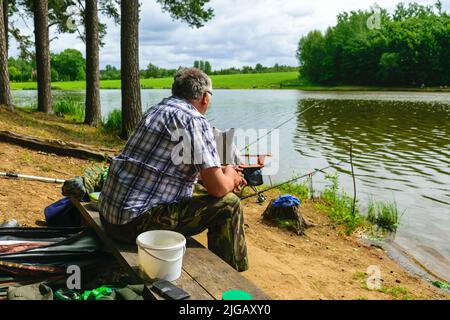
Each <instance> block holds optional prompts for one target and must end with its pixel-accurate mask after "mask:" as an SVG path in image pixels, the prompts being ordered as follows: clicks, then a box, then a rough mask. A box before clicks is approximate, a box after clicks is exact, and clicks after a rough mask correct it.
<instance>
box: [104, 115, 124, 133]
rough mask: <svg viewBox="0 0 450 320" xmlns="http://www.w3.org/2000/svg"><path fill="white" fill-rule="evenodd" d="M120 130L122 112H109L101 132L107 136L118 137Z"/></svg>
mask: <svg viewBox="0 0 450 320" xmlns="http://www.w3.org/2000/svg"><path fill="white" fill-rule="evenodd" d="M121 130H122V111H120V110H117V109H116V110H113V111H111V112H110V113H109V114H108V116H107V117H106V120H105V121H104V122H103V126H102V131H103V132H105V133H108V134H114V135H117V136H118V135H120V132H121Z"/></svg>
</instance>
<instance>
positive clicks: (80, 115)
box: [53, 97, 85, 122]
mask: <svg viewBox="0 0 450 320" xmlns="http://www.w3.org/2000/svg"><path fill="white" fill-rule="evenodd" d="M53 111H54V112H55V113H56V114H58V113H59V114H62V115H64V116H66V117H67V118H70V119H72V120H73V121H75V122H83V121H84V115H85V105H84V103H83V102H81V101H79V100H76V99H75V98H73V97H63V98H61V99H59V100H58V101H56V102H55V103H54V104H53Z"/></svg>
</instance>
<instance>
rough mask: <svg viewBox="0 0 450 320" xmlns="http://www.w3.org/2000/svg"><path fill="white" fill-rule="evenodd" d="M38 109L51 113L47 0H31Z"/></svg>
mask: <svg viewBox="0 0 450 320" xmlns="http://www.w3.org/2000/svg"><path fill="white" fill-rule="evenodd" d="M33 11H34V35H35V46H36V67H37V84H38V111H41V112H45V113H47V114H49V113H52V112H53V111H52V92H51V69H50V41H49V30H48V0H33Z"/></svg>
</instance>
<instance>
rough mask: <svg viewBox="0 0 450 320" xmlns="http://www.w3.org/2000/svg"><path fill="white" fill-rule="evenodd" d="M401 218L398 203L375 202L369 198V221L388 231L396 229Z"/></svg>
mask: <svg viewBox="0 0 450 320" xmlns="http://www.w3.org/2000/svg"><path fill="white" fill-rule="evenodd" d="M399 220H400V216H399V212H398V207H397V203H396V202H395V201H394V202H391V203H387V202H375V201H374V200H373V198H370V199H369V204H368V209H367V221H369V222H370V223H372V224H376V225H378V226H379V227H380V228H382V229H384V230H387V231H392V232H393V231H396V230H397V227H398V223H399Z"/></svg>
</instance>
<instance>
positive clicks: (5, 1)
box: [0, 0, 9, 48]
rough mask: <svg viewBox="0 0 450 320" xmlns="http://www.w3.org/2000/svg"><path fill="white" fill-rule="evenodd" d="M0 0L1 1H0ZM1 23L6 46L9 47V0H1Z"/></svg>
mask: <svg viewBox="0 0 450 320" xmlns="http://www.w3.org/2000/svg"><path fill="white" fill-rule="evenodd" d="M0 2H1V1H0ZM3 24H4V25H5V35H6V48H8V47H9V37H8V33H9V1H8V0H3Z"/></svg>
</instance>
